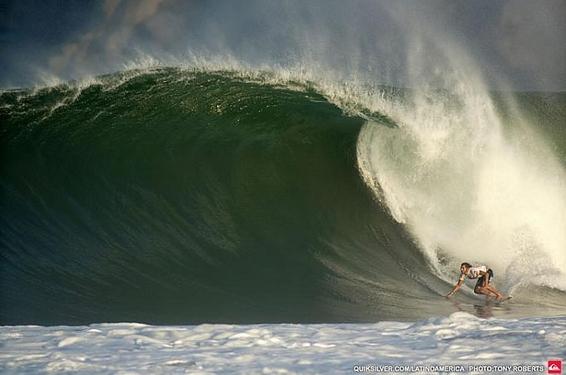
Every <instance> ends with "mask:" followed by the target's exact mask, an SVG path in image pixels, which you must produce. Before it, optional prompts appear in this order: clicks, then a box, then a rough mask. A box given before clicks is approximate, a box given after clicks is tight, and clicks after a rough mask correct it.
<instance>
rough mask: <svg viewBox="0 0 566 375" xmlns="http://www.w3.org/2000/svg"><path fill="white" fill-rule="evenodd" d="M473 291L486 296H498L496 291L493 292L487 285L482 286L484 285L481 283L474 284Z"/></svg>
mask: <svg viewBox="0 0 566 375" xmlns="http://www.w3.org/2000/svg"><path fill="white" fill-rule="evenodd" d="M474 293H476V294H483V295H485V296H488V297H495V298H499V296H498V294H497V293H496V292H493V291H491V290H490V289H488V288H487V287H484V286H481V285H476V287H475V288H474Z"/></svg>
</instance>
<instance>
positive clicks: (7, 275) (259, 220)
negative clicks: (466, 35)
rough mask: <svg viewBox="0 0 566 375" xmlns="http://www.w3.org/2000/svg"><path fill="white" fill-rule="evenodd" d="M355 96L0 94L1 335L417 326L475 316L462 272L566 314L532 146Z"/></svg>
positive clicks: (560, 189) (546, 190) (123, 85)
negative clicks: (490, 278) (459, 294)
mask: <svg viewBox="0 0 566 375" xmlns="http://www.w3.org/2000/svg"><path fill="white" fill-rule="evenodd" d="M362 91H363V90H362ZM362 91H359V90H358V91H357V90H352V89H351V87H345V88H344V87H342V88H341V89H339V88H336V87H329V86H328V85H326V84H325V83H323V82H317V83H313V82H307V81H301V80H298V81H297V80H295V81H293V80H290V79H289V77H283V78H282V77H281V76H277V75H274V74H268V73H254V74H248V73H241V72H240V73H238V72H210V71H209V72H207V71H187V70H182V69H172V68H169V69H156V70H150V71H128V72H123V73H119V74H115V75H110V76H106V77H101V78H98V79H96V80H94V81H90V82H87V83H76V84H71V85H60V86H55V87H50V88H43V89H37V90H31V91H30V90H17V91H6V92H3V93H2V97H1V107H0V120H1V123H2V127H1V129H2V131H1V149H2V165H1V168H2V174H1V179H0V182H1V184H0V187H1V196H2V199H1V200H0V204H1V207H0V209H1V217H0V219H1V227H2V236H1V238H0V240H1V249H2V252H1V254H2V258H1V263H0V265H1V268H2V276H1V281H2V292H1V295H0V298H1V304H2V306H3V307H2V309H0V319H1V322H2V324H23V323H41V324H54V323H65V324H69V323H88V322H93V321H97V322H101V321H145V322H151V323H197V322H233V323H237V322H280V321H285V322H327V321H341V322H344V321H371V320H376V319H413V318H416V317H423V316H429V315H431V314H439V313H447V312H449V311H453V310H454V309H455V308H457V309H472V310H473V309H474V307H473V303H474V301H477V300H476V299H474V297H473V296H471V293H469V292H468V293H465V294H464V297H463V299H462V301H465V302H468V303H469V304H464V305H463V306H462V305H457V306H454V305H452V304H451V303H450V302H447V301H445V300H444V299H443V298H442V297H441V296H442V295H443V294H445V293H446V292H447V290H448V289H449V285H448V284H447V283H446V280H447V278H449V277H450V276H452V273H451V271H450V269H452V268H454V264H457V263H458V262H460V261H462V260H468V261H481V262H488V263H489V264H490V265H492V266H493V267H494V268H495V269H496V275H497V280H502V281H503V283H501V284H500V285H501V286H502V287H504V288H505V290H506V291H511V290H514V288H516V287H520V288H519V290H518V293H519V295H520V293H521V290H522V291H523V294H524V296H523V298H522V300H521V298H519V303H521V301H523V302H522V303H523V305H522V308H521V309H518V308H517V309H515V310H513V311H511V312H509V311H508V310H501V311H499V310H497V309H495V312H496V313H497V312H500V313H516V314H519V315H520V314H527V313H532V311H533V310H532V309H535V310H536V311H537V312H538V313H543V312H544V311H551V312H556V309H563V308H564V306H565V305H566V303H565V301H564V294H563V293H562V292H560V290H564V284H563V282H564V281H563V280H564V279H563V277H564V276H563V275H564V273H563V271H562V270H561V269H560V266H561V265H564V262H565V260H564V251H563V249H564V243H565V240H564V231H563V229H564V223H565V222H566V220H565V219H564V212H566V210H564V207H565V206H564V204H565V200H564V195H565V193H564V191H565V189H564V173H563V169H562V167H561V164H560V163H561V162H560V161H559V160H557V159H555V158H554V157H552V155H550V153H549V152H547V151H545V150H547V148H546V147H543V146H540V143H538V142H539V141H537V139H539V138H540V137H531V138H528V139H525V137H524V134H526V133H525V131H526V130H520V129H519V130H517V129H518V128H521V129H523V127H514V128H512V129H510V130H505V129H504V124H503V121H502V120H501V116H499V115H498V113H497V109H496V107H494V104H492V103H493V102H492V101H491V100H489V98H487V99H485V101H484V100H483V99H482V98H478V97H475V96H470V97H466V98H465V99H466V101H464V102H462V97H453V96H446V95H443V94H442V93H438V92H435V93H429V94H426V95H434V97H430V96H428V97H427V96H425V94H424V93H423V91H419V92H420V93H419V94H418V95H417V94H415V93H416V91H414V90H393V89H388V88H372V89H371V90H368V89H367V88H366V89H365V91H363V92H362ZM370 99H371V100H370ZM368 100H369V101H368ZM533 100H534V99H533V98H531V97H529V98H528V100H527V102H529V103H530V102H533ZM537 100H538V99H537ZM535 102H536V101H535ZM539 102H540V100H539ZM431 103H432V104H431ZM545 103H546V102H545ZM509 111H510V112H512V111H511V110H509ZM423 119H425V120H427V119H428V120H427V121H425V123H424V124H423V122H422V120H423ZM478 119H479V120H478ZM478 121H479V122H478ZM483 121H487V122H483ZM525 129H527V128H526V127H525ZM553 129H554V128H553ZM559 131H560V130H559ZM527 152H528V153H529V154H528V155H527V154H526V153H527ZM527 156H528V157H527ZM360 172H361V175H362V177H363V178H360ZM368 186H369V187H370V189H368ZM376 197H377V198H378V199H375V198H376ZM561 246H562V247H561ZM456 268H457V267H456ZM523 284H524V285H526V286H523V287H522V288H521V285H523ZM533 285H535V286H536V285H538V286H540V287H543V288H544V289H537V293H533V292H532V288H533ZM549 287H550V288H549ZM537 288H539V287H537ZM553 288H554V289H553ZM541 290H542V291H543V292H541ZM541 296H542V297H541ZM535 299H536V301H537V306H536V307H533V301H534V300H535ZM517 306H519V305H517ZM529 306H531V307H529ZM484 307H485V306H480V307H479V308H480V309H483V308H484ZM482 311H483V310H482ZM562 311H563V310H562Z"/></svg>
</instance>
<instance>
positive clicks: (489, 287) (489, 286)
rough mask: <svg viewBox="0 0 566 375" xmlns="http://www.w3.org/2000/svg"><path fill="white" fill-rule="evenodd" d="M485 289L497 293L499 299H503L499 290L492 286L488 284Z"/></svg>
mask: <svg viewBox="0 0 566 375" xmlns="http://www.w3.org/2000/svg"><path fill="white" fill-rule="evenodd" d="M485 288H486V289H488V290H489V291H490V292H492V293H495V295H496V296H497V298H498V299H501V298H503V294H502V293H501V292H500V291H498V290H497V289H495V288H494V287H493V286H492V285H489V284H488V285H487V286H486V287H485Z"/></svg>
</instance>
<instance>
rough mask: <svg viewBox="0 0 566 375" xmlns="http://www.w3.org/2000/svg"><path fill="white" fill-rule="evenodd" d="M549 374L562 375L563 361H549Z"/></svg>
mask: <svg viewBox="0 0 566 375" xmlns="http://www.w3.org/2000/svg"><path fill="white" fill-rule="evenodd" d="M547 367H548V373H549V374H562V361H561V360H551V361H548V366H547Z"/></svg>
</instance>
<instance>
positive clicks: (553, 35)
mask: <svg viewBox="0 0 566 375" xmlns="http://www.w3.org/2000/svg"><path fill="white" fill-rule="evenodd" d="M565 20H566V2H565V1H561V0H542V1H530V0H514V1H498V0H478V1H467V0H466V1H464V0H443V1H437V0H422V1H405V0H400V1H395V2H394V1H381V0H371V1H370V0H352V1H339V0H325V1H322V0H316V1H315V0H311V1H298V0H280V1H264V0H242V1H231V0H215V1H204V0H190V1H184V0H106V1H88V0H84V1H83V0H67V1H62V0H44V1H39V0H26V1H5V0H0V56H1V57H0V86H1V87H5V88H6V87H22V86H23V87H27V86H33V85H37V84H45V83H49V82H57V81H58V80H69V79H81V78H84V77H87V76H92V75H97V74H103V73H110V72H115V71H120V70H124V69H128V68H129V67H131V66H135V65H136V63H139V62H140V61H154V62H157V63H160V64H162V65H177V64H183V63H188V62H194V61H215V62H216V66H222V64H223V63H224V62H227V61H232V62H233V61H236V62H238V63H241V64H244V65H247V66H251V67H261V68H266V67H268V68H269V67H273V66H279V67H280V66H283V67H285V66H295V67H296V66H302V67H304V68H306V69H311V70H313V71H327V72H332V74H339V75H340V76H341V77H342V78H343V79H349V78H351V77H353V76H357V77H360V76H363V77H371V79H372V80H375V81H377V82H380V83H385V84H396V85H407V81H408V77H409V76H410V75H411V72H414V71H415V69H414V68H415V66H418V67H419V68H418V69H417V72H418V73H417V74H418V75H420V76H421V77H423V78H426V77H429V76H431V77H432V76H438V74H441V73H438V72H436V70H440V71H442V70H443V69H447V66H448V65H447V64H446V61H447V60H450V61H451V62H452V65H454V64H459V63H460V62H463V61H466V63H462V69H463V70H464V68H466V69H467V68H468V67H469V68H473V69H477V70H478V71H480V72H481V75H482V76H483V77H484V80H485V81H486V82H487V83H488V85H489V86H490V87H493V88H498V87H499V84H500V83H504V84H505V87H510V88H512V89H514V90H531V91H565V90H566V64H565V62H566V22H565ZM415 51H418V52H419V53H418V54H415ZM415 56H418V58H417V60H416V61H415ZM456 57H457V58H456Z"/></svg>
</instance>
